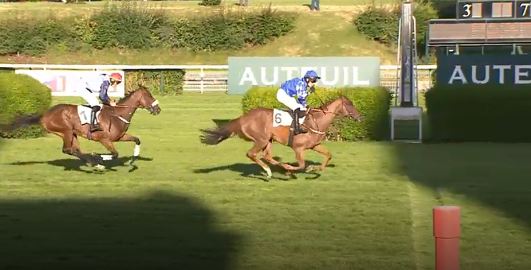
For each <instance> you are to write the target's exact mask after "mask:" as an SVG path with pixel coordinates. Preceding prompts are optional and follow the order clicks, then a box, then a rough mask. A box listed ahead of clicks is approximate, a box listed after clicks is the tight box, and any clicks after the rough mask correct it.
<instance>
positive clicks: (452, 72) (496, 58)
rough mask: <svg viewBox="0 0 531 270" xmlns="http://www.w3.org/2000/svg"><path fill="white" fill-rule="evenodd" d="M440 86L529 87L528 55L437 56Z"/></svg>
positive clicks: (529, 59)
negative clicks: (488, 85) (489, 85)
mask: <svg viewBox="0 0 531 270" xmlns="http://www.w3.org/2000/svg"><path fill="white" fill-rule="evenodd" d="M437 83H438V84H441V85H485V84H494V85H504V86H518V85H531V56H529V55H439V56H438V58H437Z"/></svg>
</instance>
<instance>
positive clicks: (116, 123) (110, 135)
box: [9, 86, 161, 170]
mask: <svg viewBox="0 0 531 270" xmlns="http://www.w3.org/2000/svg"><path fill="white" fill-rule="evenodd" d="M137 108H145V109H148V110H149V112H150V113H151V114H153V115H157V114H159V113H160V111H161V109H160V107H159V105H158V101H157V100H156V99H155V98H154V97H153V96H152V95H151V93H150V92H149V91H148V90H147V89H146V88H145V87H143V86H141V87H140V88H139V89H137V90H136V91H134V92H131V93H130V94H129V95H128V96H126V97H125V98H123V99H121V100H120V101H119V102H118V103H117V104H116V106H114V107H111V106H107V105H104V106H103V107H102V109H101V113H100V115H99V123H100V127H101V129H102V130H101V131H96V132H92V133H90V132H89V129H90V127H89V124H85V125H82V124H81V121H80V119H79V115H78V112H77V105H72V104H58V105H55V106H53V107H51V108H50V109H48V110H47V111H46V112H45V113H44V114H42V115H38V116H30V117H22V118H19V119H17V120H16V121H15V122H13V123H11V125H10V127H9V129H16V128H19V127H21V126H25V125H29V124H36V123H39V122H40V124H41V125H42V127H44V129H46V130H47V131H48V132H50V133H54V134H56V135H57V136H59V137H61V138H62V139H63V153H65V154H68V155H72V156H75V157H78V158H79V159H81V160H82V161H84V162H86V163H88V164H89V165H91V166H96V168H97V169H100V170H102V169H105V167H104V166H103V165H101V163H102V161H103V160H108V159H115V158H117V157H118V151H116V149H115V148H114V144H113V142H117V141H133V142H135V151H134V154H133V158H132V159H131V164H132V163H133V162H134V161H135V159H136V158H137V157H138V155H139V154H140V139H138V138H137V137H135V136H132V135H130V134H127V129H128V128H129V124H130V122H131V118H133V114H134V113H135V111H136V109H137ZM79 136H81V137H84V138H87V139H90V140H94V141H98V142H100V143H101V144H102V145H103V146H105V148H107V150H109V152H110V153H111V155H91V154H85V153H83V152H81V149H80V147H79V141H78V137H79Z"/></svg>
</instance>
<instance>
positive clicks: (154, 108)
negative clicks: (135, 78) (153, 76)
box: [134, 86, 161, 115]
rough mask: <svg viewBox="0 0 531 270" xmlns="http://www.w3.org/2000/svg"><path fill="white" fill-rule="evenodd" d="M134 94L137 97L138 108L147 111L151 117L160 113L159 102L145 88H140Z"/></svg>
mask: <svg viewBox="0 0 531 270" xmlns="http://www.w3.org/2000/svg"><path fill="white" fill-rule="evenodd" d="M134 93H135V94H136V95H138V101H137V102H138V103H137V104H138V107H140V108H144V109H147V110H148V111H149V112H150V113H151V114H153V115H157V114H159V113H160V111H161V109H160V106H159V101H158V100H156V99H155V98H154V97H153V95H151V92H149V90H148V89H147V88H146V87H144V86H140V87H139V88H138V89H137V90H135V92H134Z"/></svg>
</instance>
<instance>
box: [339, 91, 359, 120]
mask: <svg viewBox="0 0 531 270" xmlns="http://www.w3.org/2000/svg"><path fill="white" fill-rule="evenodd" d="M339 99H340V101H341V107H340V108H339V111H338V113H339V114H341V115H342V116H348V117H350V118H352V119H354V120H356V121H358V122H361V120H362V118H363V117H362V116H361V114H360V112H359V111H358V110H357V109H356V107H355V106H354V104H352V101H350V99H348V98H346V97H344V96H342V97H341V98H339Z"/></svg>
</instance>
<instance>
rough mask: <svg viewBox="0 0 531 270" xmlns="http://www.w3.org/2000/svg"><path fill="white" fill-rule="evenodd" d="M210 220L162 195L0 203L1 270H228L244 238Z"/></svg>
mask: <svg viewBox="0 0 531 270" xmlns="http://www.w3.org/2000/svg"><path fill="white" fill-rule="evenodd" d="M215 220H216V218H215V217H214V215H213V213H212V212H211V211H210V210H208V209H207V208H206V207H205V206H204V205H202V204H201V203H199V202H197V201H195V200H193V199H190V198H186V197H182V196H179V195H176V194H171V193H165V192H153V193H151V194H148V195H146V196H144V197H141V198H98V199H68V198H67V199H54V200H35V199H32V200H0V223H1V224H2V227H1V228H0V231H1V232H2V233H1V234H0V242H1V243H2V246H1V247H0V251H1V254H2V260H0V269H229V268H231V263H232V261H233V259H234V257H235V256H236V255H237V253H238V249H239V247H238V245H239V243H240V242H241V240H242V238H241V236H239V235H237V234H235V233H234V232H229V231H225V230H222V229H220V228H218V227H217V225H216V224H215Z"/></svg>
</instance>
